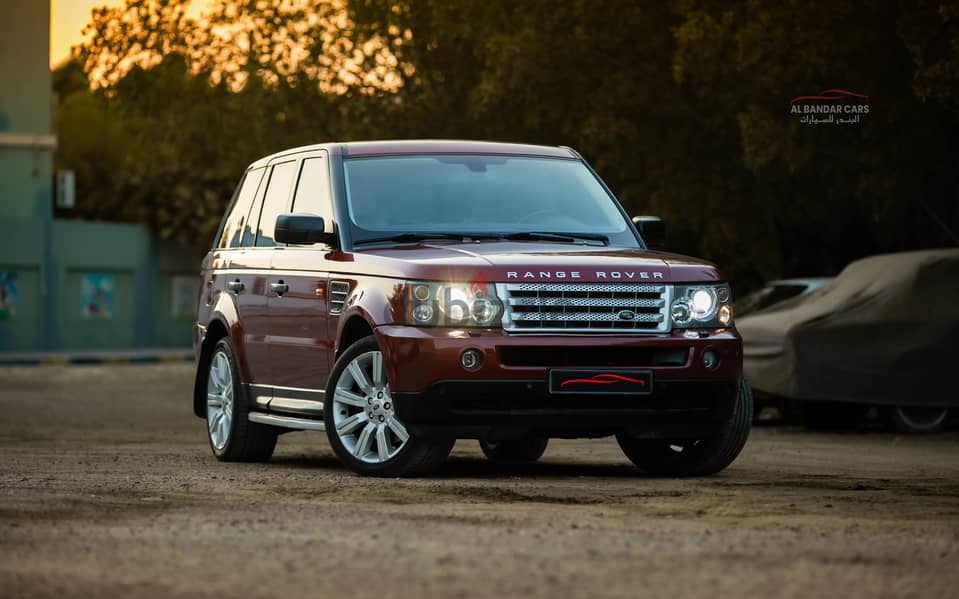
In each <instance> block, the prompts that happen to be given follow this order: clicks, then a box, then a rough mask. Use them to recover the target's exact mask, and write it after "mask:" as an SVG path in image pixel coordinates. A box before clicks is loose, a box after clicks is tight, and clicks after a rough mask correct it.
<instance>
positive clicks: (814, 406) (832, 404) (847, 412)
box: [799, 401, 869, 431]
mask: <svg viewBox="0 0 959 599" xmlns="http://www.w3.org/2000/svg"><path fill="white" fill-rule="evenodd" d="M799 403H800V414H801V418H802V422H803V425H805V426H806V428H810V429H813V430H821V431H835V430H850V429H854V428H857V427H858V426H859V425H860V424H862V423H863V421H864V420H865V418H866V414H867V413H868V412H869V406H867V405H865V404H858V403H849V402H843V401H803V402H799Z"/></svg>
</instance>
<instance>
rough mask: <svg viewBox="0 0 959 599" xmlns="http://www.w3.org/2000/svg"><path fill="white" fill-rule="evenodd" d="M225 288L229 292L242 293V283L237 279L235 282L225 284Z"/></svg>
mask: <svg viewBox="0 0 959 599" xmlns="http://www.w3.org/2000/svg"><path fill="white" fill-rule="evenodd" d="M226 286H227V288H228V289H229V290H230V291H235V292H236V293H239V292H241V291H243V281H241V280H239V279H237V280H236V281H230V282H229V283H227V284H226Z"/></svg>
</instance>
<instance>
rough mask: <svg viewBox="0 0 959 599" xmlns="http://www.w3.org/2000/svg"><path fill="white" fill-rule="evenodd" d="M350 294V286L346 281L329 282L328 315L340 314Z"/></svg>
mask: <svg viewBox="0 0 959 599" xmlns="http://www.w3.org/2000/svg"><path fill="white" fill-rule="evenodd" d="M349 294H350V284H349V283H347V282H346V281H330V314H340V313H341V312H343V307H344V306H345V305H346V297H347V296H348V295H349Z"/></svg>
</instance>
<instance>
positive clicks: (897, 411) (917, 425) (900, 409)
mask: <svg viewBox="0 0 959 599" xmlns="http://www.w3.org/2000/svg"><path fill="white" fill-rule="evenodd" d="M881 413H882V416H883V419H884V420H885V421H886V423H887V424H888V425H889V426H890V427H892V428H893V429H894V430H896V431H899V432H900V433H912V434H922V433H936V432H939V431H941V430H942V429H943V428H945V426H946V422H947V421H948V420H949V408H928V407H922V406H908V407H907V406H890V407H885V408H882V409H881Z"/></svg>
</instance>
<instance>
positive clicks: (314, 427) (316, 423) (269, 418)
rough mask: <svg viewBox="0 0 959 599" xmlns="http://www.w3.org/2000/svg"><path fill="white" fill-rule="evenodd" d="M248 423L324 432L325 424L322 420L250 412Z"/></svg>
mask: <svg viewBox="0 0 959 599" xmlns="http://www.w3.org/2000/svg"><path fill="white" fill-rule="evenodd" d="M250 422H258V423H260V424H269V425H271V426H282V427H283V428H295V429H298V430H309V431H325V430H326V423H325V422H323V421H322V420H307V419H306V418H293V417H292V416H274V415H273V414H263V413H262V412H250Z"/></svg>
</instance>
